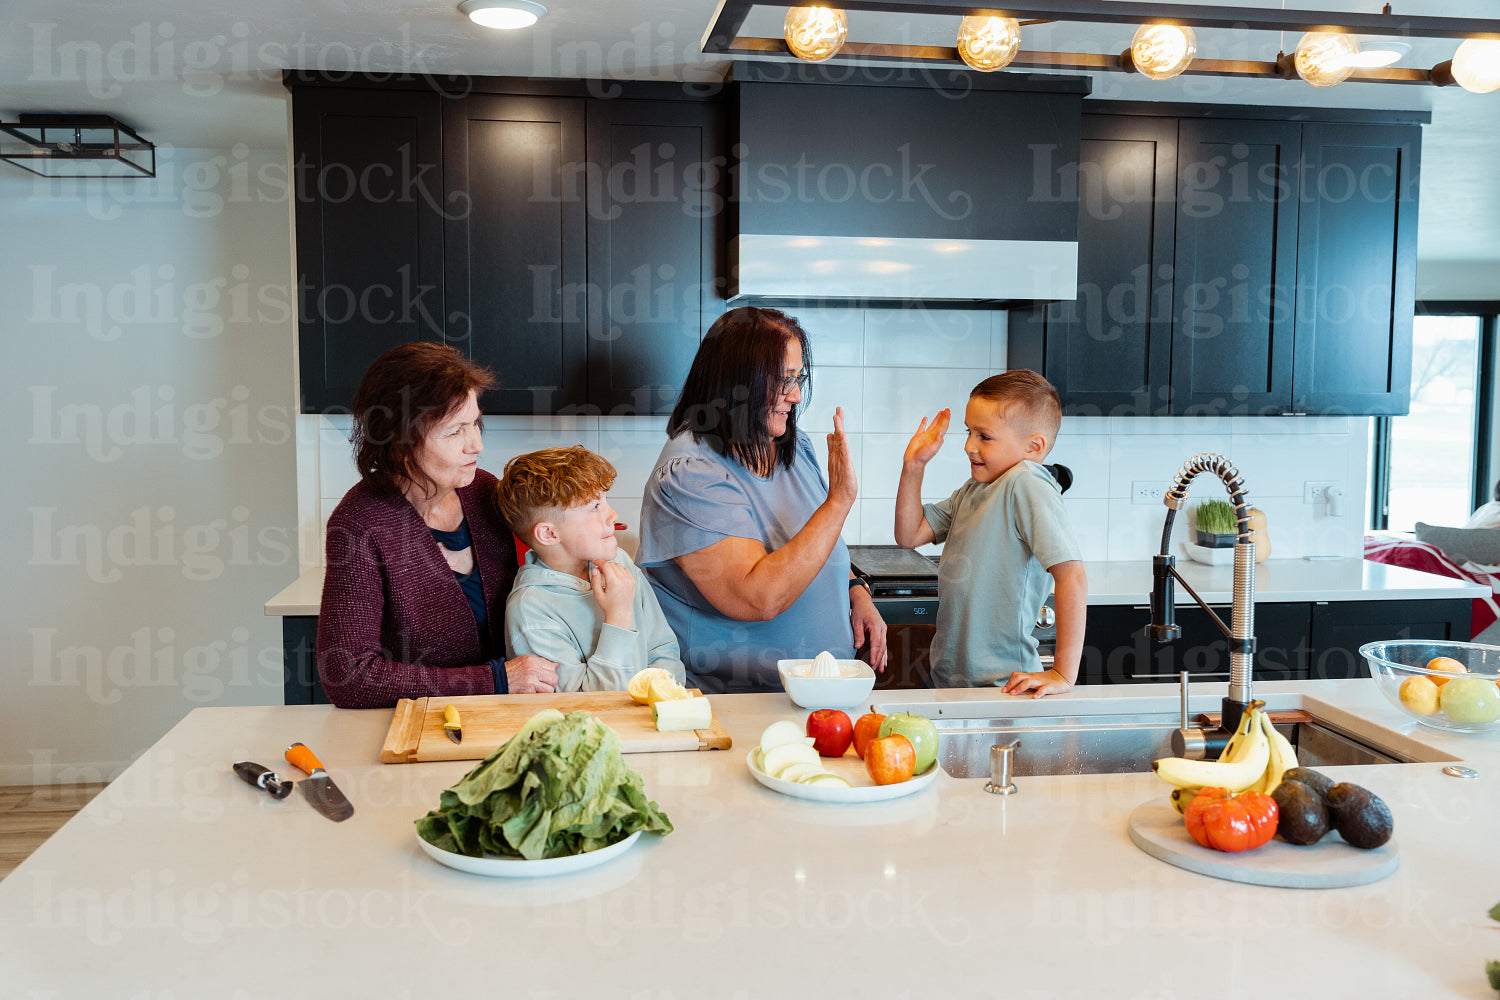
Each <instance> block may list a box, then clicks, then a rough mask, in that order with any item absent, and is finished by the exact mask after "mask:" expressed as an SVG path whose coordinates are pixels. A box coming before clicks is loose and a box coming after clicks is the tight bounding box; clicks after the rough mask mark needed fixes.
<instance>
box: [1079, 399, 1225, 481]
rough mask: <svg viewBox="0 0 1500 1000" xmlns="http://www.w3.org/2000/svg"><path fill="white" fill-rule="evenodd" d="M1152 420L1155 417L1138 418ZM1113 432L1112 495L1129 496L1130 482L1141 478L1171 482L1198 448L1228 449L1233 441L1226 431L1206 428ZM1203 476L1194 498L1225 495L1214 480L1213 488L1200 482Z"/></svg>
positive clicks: (1110, 456) (1110, 469)
mask: <svg viewBox="0 0 1500 1000" xmlns="http://www.w3.org/2000/svg"><path fill="white" fill-rule="evenodd" d="M1138 419H1141V420H1142V421H1143V422H1150V421H1152V420H1153V418H1149V417H1146V418H1138ZM1144 430H1145V429H1144V428H1143V429H1142V431H1143V432H1142V433H1137V434H1111V435H1110V437H1109V495H1110V496H1111V497H1116V498H1118V499H1122V500H1123V499H1128V498H1129V497H1130V484H1131V483H1132V482H1140V481H1142V480H1144V481H1146V482H1152V483H1160V484H1161V485H1162V486H1163V487H1166V486H1170V485H1171V483H1172V479H1173V477H1175V476H1176V475H1177V470H1178V469H1180V468H1181V467H1182V463H1183V462H1185V461H1187V460H1188V459H1189V458H1191V457H1193V456H1194V455H1196V454H1198V453H1199V452H1205V451H1209V452H1219V453H1221V454H1222V453H1225V452H1227V451H1228V450H1229V445H1230V442H1231V439H1230V436H1229V434H1227V433H1215V432H1212V431H1208V430H1205V431H1203V432H1201V433H1195V432H1192V431H1186V430H1183V429H1181V425H1180V424H1177V425H1173V427H1172V429H1170V430H1166V431H1164V432H1163V433H1159V434H1147V433H1144ZM1202 478H1203V477H1202V476H1199V477H1198V479H1195V480H1194V481H1193V485H1192V491H1191V496H1192V497H1193V499H1194V500H1204V499H1209V498H1214V497H1223V496H1225V495H1226V494H1225V493H1224V490H1223V487H1222V486H1219V485H1218V480H1217V479H1215V480H1214V486H1213V488H1212V489H1210V488H1208V485H1207V484H1206V483H1200V482H1199V480H1201V479H1202Z"/></svg>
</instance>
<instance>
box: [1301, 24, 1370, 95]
mask: <svg viewBox="0 0 1500 1000" xmlns="http://www.w3.org/2000/svg"><path fill="white" fill-rule="evenodd" d="M1358 56H1359V39H1357V38H1355V37H1354V36H1353V35H1346V34H1344V33H1343V32H1339V31H1309V32H1308V33H1307V34H1305V35H1303V36H1302V41H1300V42H1298V43H1297V54H1296V55H1295V56H1293V58H1292V63H1293V65H1295V66H1296V67H1297V75H1298V76H1300V77H1302V79H1304V80H1306V81H1307V82H1308V83H1310V84H1312V85H1313V86H1314V87H1332V86H1333V85H1334V84H1338V83H1343V82H1344V81H1345V80H1347V79H1349V77H1350V76H1351V75H1352V74H1353V73H1354V60H1355V59H1356V58H1358Z"/></svg>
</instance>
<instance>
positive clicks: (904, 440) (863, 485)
mask: <svg viewBox="0 0 1500 1000" xmlns="http://www.w3.org/2000/svg"><path fill="white" fill-rule="evenodd" d="M910 441H911V435H910V434H866V435H864V458H863V462H862V464H861V465H860V469H859V495H860V496H861V497H870V498H876V497H880V498H889V499H895V496H896V487H897V486H898V485H899V484H900V482H901V459H902V456H904V455H905V454H906V445H907V444H908V442H910ZM968 478H969V459H968V456H967V455H965V454H964V434H963V433H962V432H959V433H957V434H951V433H950V434H946V435H944V437H943V447H942V450H940V451H939V452H938V453H937V457H936V458H934V459H933V460H932V461H930V462H928V463H927V468H926V469H925V470H923V473H922V495H923V496H924V497H926V498H927V499H929V500H937V499H941V498H942V497H946V496H948V495H949V494H950V493H952V492H953V491H954V490H956V489H958V488H959V487H960V486H962V485H963V484H964V483H965V482H967V481H968Z"/></svg>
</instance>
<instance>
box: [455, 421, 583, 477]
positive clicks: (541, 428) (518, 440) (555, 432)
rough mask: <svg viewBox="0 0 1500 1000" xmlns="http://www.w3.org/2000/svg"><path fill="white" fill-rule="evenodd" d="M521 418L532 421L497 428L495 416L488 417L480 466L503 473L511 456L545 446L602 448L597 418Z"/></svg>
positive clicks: (497, 473)
mask: <svg viewBox="0 0 1500 1000" xmlns="http://www.w3.org/2000/svg"><path fill="white" fill-rule="evenodd" d="M520 419H521V420H524V421H531V423H529V424H524V423H523V424H519V425H517V424H510V425H502V427H501V428H498V429H497V428H496V427H494V422H495V418H493V417H485V419H484V452H483V454H481V455H480V456H479V467H480V468H481V469H484V470H485V471H486V472H491V473H494V474H495V476H497V477H498V476H503V475H504V474H505V463H507V462H509V461H510V460H511V459H512V458H515V457H516V456H517V455H522V454H525V453H526V452H529V451H540V450H541V449H543V448H571V447H572V446H574V445H580V444H581V445H583V446H584V447H585V448H587V449H589V450H590V451H598V450H599V429H598V420H599V418H598V417H587V418H583V419H581V420H579V419H570V418H561V419H559V420H558V421H557V422H556V423H555V424H554V423H549V422H547V421H545V420H544V419H543V418H532V417H522V418H520Z"/></svg>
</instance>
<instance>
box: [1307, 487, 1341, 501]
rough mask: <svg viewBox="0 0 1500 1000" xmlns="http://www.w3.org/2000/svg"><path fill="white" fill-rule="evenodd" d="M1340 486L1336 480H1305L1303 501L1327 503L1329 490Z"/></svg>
mask: <svg viewBox="0 0 1500 1000" xmlns="http://www.w3.org/2000/svg"><path fill="white" fill-rule="evenodd" d="M1335 486H1338V483H1335V482H1304V483H1303V484H1302V502H1303V503H1327V502H1328V491H1329V490H1330V489H1332V488H1333V487H1335Z"/></svg>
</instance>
